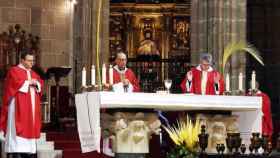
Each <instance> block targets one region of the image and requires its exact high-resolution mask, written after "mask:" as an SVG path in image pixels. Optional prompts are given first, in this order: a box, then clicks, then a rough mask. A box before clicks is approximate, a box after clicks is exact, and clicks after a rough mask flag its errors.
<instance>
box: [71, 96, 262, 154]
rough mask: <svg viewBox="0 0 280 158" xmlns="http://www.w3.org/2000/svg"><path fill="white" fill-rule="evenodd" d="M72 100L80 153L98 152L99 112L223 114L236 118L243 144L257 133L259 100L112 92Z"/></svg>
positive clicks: (260, 101) (260, 119)
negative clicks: (210, 111) (204, 112)
mask: <svg viewBox="0 0 280 158" xmlns="http://www.w3.org/2000/svg"><path fill="white" fill-rule="evenodd" d="M75 97H76V98H75V100H76V109H77V121H78V131H79V136H80V141H81V147H82V151H83V152H90V151H94V150H97V151H100V143H99V142H100V135H101V134H100V108H110V109H113V108H133V109H135V108H141V109H155V110H162V111H187V110H215V111H219V110H223V111H224V110H226V111H232V114H235V115H238V116H239V120H238V124H239V130H240V133H241V136H242V138H243V140H244V143H246V142H248V141H249V138H250V134H251V132H260V133H261V121H262V105H261V103H262V100H261V97H252V96H217V95H191V94H157V93H115V92H85V93H81V94H76V96H75Z"/></svg>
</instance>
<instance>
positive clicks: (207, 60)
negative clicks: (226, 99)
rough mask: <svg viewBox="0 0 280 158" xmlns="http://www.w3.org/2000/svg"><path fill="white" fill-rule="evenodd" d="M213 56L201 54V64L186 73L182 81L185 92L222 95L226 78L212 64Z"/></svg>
mask: <svg viewBox="0 0 280 158" xmlns="http://www.w3.org/2000/svg"><path fill="white" fill-rule="evenodd" d="M211 64H212V56H211V55H210V54H207V53H203V54H201V57H200V64H199V65H198V66H197V67H195V68H192V69H191V70H190V71H189V72H187V74H186V78H185V79H184V80H183V81H182V83H181V85H180V86H181V89H182V91H183V93H186V92H188V93H194V94H203V95H204V94H206V95H221V94H223V92H224V80H223V77H222V76H221V74H220V73H219V72H218V71H216V70H214V69H213V67H212V66H211Z"/></svg>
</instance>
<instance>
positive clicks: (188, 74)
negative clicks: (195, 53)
mask: <svg viewBox="0 0 280 158" xmlns="http://www.w3.org/2000/svg"><path fill="white" fill-rule="evenodd" d="M192 78H193V75H192V72H191V71H189V72H188V73H187V79H188V81H192Z"/></svg>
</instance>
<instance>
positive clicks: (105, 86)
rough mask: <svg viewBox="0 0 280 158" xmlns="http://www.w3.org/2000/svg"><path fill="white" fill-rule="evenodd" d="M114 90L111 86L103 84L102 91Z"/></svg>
mask: <svg viewBox="0 0 280 158" xmlns="http://www.w3.org/2000/svg"><path fill="white" fill-rule="evenodd" d="M112 90H113V86H112V85H110V84H103V85H102V91H112Z"/></svg>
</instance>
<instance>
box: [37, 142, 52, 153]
mask: <svg viewBox="0 0 280 158" xmlns="http://www.w3.org/2000/svg"><path fill="white" fill-rule="evenodd" d="M37 150H38V151H41V150H54V142H37Z"/></svg>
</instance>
